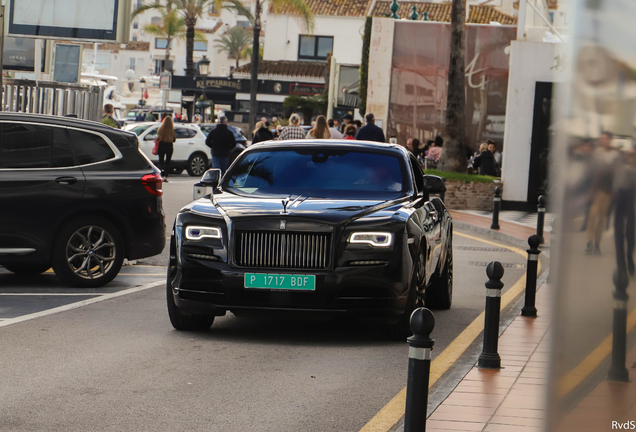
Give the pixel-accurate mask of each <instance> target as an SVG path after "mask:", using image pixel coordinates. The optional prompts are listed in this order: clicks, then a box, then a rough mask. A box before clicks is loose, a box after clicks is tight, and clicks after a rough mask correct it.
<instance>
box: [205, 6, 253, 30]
mask: <svg viewBox="0 0 636 432" xmlns="http://www.w3.org/2000/svg"><path fill="white" fill-rule="evenodd" d="M214 4H215V5H216V8H217V10H221V8H224V9H227V10H230V11H233V12H236V13H237V14H238V15H245V16H246V17H247V19H248V20H249V22H250V23H251V24H252V25H253V24H254V15H253V14H252V11H251V9H250V8H249V6H245V5H244V4H243V2H242V1H241V0H214Z"/></svg>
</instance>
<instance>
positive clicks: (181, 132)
mask: <svg viewBox="0 0 636 432" xmlns="http://www.w3.org/2000/svg"><path fill="white" fill-rule="evenodd" d="M174 133H175V135H176V136H177V138H193V137H194V136H195V135H196V134H197V132H196V131H194V130H192V129H187V128H183V127H178V128H175V130H174Z"/></svg>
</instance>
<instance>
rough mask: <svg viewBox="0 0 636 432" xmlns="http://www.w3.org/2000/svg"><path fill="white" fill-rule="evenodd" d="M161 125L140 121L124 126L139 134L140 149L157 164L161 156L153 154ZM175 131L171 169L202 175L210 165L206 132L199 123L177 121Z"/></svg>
mask: <svg viewBox="0 0 636 432" xmlns="http://www.w3.org/2000/svg"><path fill="white" fill-rule="evenodd" d="M160 125H161V123H158V122H139V123H132V124H129V125H126V126H124V128H123V129H124V130H127V131H130V132H134V133H135V134H136V135H137V137H138V139H139V149H140V150H141V151H142V152H144V154H145V155H146V156H148V158H149V159H150V160H151V161H152V162H153V163H154V164H155V165H157V166H159V158H158V157H157V156H156V155H153V154H152V148H153V147H154V145H155V142H154V141H155V138H157V129H159V126H160ZM174 131H175V134H176V136H177V141H176V142H175V143H174V153H172V163H171V167H172V169H171V171H172V172H174V173H176V174H180V173H181V172H183V170H184V169H185V170H187V171H188V174H190V175H191V176H195V177H200V176H202V175H203V173H204V172H205V171H207V169H208V168H209V167H210V148H209V147H208V146H206V145H205V138H206V136H205V134H204V133H203V132H201V129H199V127H198V126H197V125H194V124H187V123H186V124H183V123H175V125H174Z"/></svg>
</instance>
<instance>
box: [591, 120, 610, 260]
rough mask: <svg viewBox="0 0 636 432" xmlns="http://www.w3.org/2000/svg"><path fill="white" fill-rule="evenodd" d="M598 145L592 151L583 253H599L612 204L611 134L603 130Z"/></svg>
mask: <svg viewBox="0 0 636 432" xmlns="http://www.w3.org/2000/svg"><path fill="white" fill-rule="evenodd" d="M599 144H600V147H599V148H597V149H596V151H595V152H594V161H595V169H594V171H595V172H594V173H593V177H594V180H593V181H592V186H591V189H592V191H591V192H592V206H591V207H590V214H589V218H588V222H587V246H586V248H585V253H587V254H592V253H593V254H595V255H600V254H601V249H600V243H601V237H602V236H603V228H604V227H605V221H606V220H607V217H608V216H609V210H610V205H611V204H612V187H613V181H614V170H615V169H616V162H617V157H616V156H617V154H616V152H615V151H614V149H613V148H612V146H611V145H612V134H611V133H610V132H603V133H602V134H601V137H600V139H599Z"/></svg>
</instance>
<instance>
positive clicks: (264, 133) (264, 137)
mask: <svg viewBox="0 0 636 432" xmlns="http://www.w3.org/2000/svg"><path fill="white" fill-rule="evenodd" d="M273 139H274V134H272V132H271V131H270V130H269V129H267V126H265V123H263V122H262V121H259V122H258V123H256V126H255V127H254V132H252V144H256V143H258V142H262V141H271V140H273Z"/></svg>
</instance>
